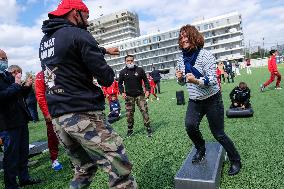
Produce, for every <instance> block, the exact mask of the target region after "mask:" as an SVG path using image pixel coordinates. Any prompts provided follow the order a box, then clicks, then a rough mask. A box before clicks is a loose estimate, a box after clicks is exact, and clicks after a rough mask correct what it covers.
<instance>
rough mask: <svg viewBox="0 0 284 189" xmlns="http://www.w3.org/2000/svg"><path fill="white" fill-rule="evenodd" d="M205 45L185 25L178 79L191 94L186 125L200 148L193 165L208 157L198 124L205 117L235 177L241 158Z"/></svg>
mask: <svg viewBox="0 0 284 189" xmlns="http://www.w3.org/2000/svg"><path fill="white" fill-rule="evenodd" d="M203 46H204V38H203V36H202V34H201V33H199V32H198V30H197V29H196V28H195V27H194V26H191V25H186V26H183V27H182V28H181V29H180V33H179V47H180V49H181V50H182V56H181V57H180V59H179V60H178V66H177V67H178V68H177V71H176V76H177V79H178V83H179V84H181V85H185V84H186V85H187V90H188V92H189V102H188V107H187V112H186V117H185V126H186V131H187V134H188V136H189V138H190V139H191V140H192V142H193V143H194V145H195V148H196V149H197V151H196V154H195V155H194V156H193V159H192V163H199V162H201V161H202V159H204V158H205V151H206V149H205V140H204V139H203V138H202V134H201V132H200V130H199V125H200V122H201V120H202V118H203V116H204V115H206V117H207V120H208V123H209V128H210V130H211V132H212V134H213V136H214V137H215V139H216V140H217V141H218V142H219V143H220V144H221V145H222V146H223V147H224V148H225V150H226V151H227V154H228V157H229V160H230V162H231V166H230V169H229V171H228V174H229V175H236V174H238V173H239V171H240V169H241V158H240V155H239V153H238V151H237V149H236V148H235V146H234V143H233V142H232V141H231V139H230V138H229V137H228V136H227V135H226V134H225V132H224V105H223V100H222V96H221V93H220V87H219V86H218V82H217V77H216V65H215V62H216V61H215V58H214V56H213V55H212V54H211V53H210V52H209V51H207V50H205V49H203Z"/></svg>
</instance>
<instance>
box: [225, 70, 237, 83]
mask: <svg viewBox="0 0 284 189" xmlns="http://www.w3.org/2000/svg"><path fill="white" fill-rule="evenodd" d="M234 77H235V74H234V72H228V77H227V80H228V83H230V79H231V80H232V83H234Z"/></svg>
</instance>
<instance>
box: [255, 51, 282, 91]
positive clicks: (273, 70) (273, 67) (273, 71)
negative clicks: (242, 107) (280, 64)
mask: <svg viewBox="0 0 284 189" xmlns="http://www.w3.org/2000/svg"><path fill="white" fill-rule="evenodd" d="M277 53H278V52H277V50H271V51H270V52H269V54H270V57H269V59H268V70H269V72H270V78H269V80H267V81H266V82H265V83H264V84H263V85H261V88H260V90H261V92H263V91H264V88H265V87H267V86H268V85H269V84H271V83H272V82H273V81H274V79H275V76H276V77H277V81H276V87H275V89H282V88H281V87H280V81H281V74H280V73H279V71H278V68H277V64H276V55H277Z"/></svg>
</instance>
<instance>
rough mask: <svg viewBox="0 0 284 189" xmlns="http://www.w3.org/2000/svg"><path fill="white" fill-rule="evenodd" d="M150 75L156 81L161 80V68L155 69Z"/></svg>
mask: <svg viewBox="0 0 284 189" xmlns="http://www.w3.org/2000/svg"><path fill="white" fill-rule="evenodd" d="M150 75H151V77H152V78H153V80H154V82H157V81H160V80H161V78H162V77H161V74H160V71H159V70H153V71H152V72H151V74H150Z"/></svg>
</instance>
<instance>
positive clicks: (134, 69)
mask: <svg viewBox="0 0 284 189" xmlns="http://www.w3.org/2000/svg"><path fill="white" fill-rule="evenodd" d="M125 63H126V66H125V68H124V69H122V70H121V71H120V73H119V79H118V86H119V92H120V94H122V97H123V98H124V99H125V109H126V116H127V123H128V131H127V136H128V137H129V136H131V135H132V134H133V126H134V112H135V103H136V104H137V106H138V107H139V110H140V112H141V114H142V116H143V120H144V126H145V128H146V130H147V134H148V135H147V136H148V137H151V136H152V128H151V127H150V119H149V113H148V105H147V102H146V98H148V97H149V95H150V90H151V88H150V84H149V81H148V79H147V76H146V73H145V71H144V70H143V69H142V68H140V67H138V66H136V65H135V62H134V56H133V55H127V56H125ZM142 81H143V82H144V85H145V90H146V91H145V94H144V91H143V87H142V86H143V84H142ZM145 97H146V98H145Z"/></svg>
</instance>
